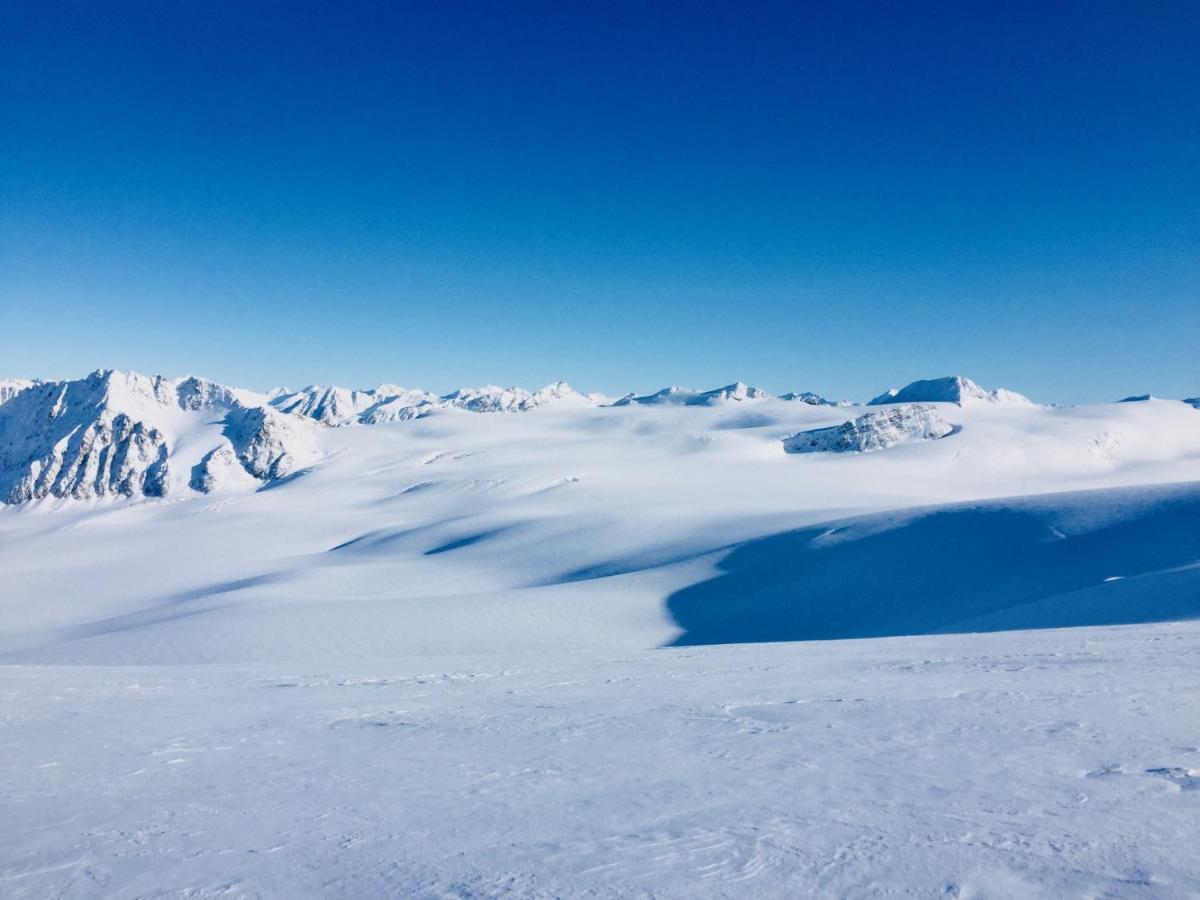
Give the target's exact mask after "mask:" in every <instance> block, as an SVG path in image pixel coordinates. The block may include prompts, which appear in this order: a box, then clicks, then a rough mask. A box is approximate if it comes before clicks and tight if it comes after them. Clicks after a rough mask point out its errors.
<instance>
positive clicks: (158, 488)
mask: <svg viewBox="0 0 1200 900" xmlns="http://www.w3.org/2000/svg"><path fill="white" fill-rule="evenodd" d="M1137 399H1138V400H1140V401H1142V402H1127V403H1124V404H1112V405H1110V408H1111V409H1112V410H1114V413H1113V415H1116V413H1115V410H1116V408H1117V407H1118V406H1123V408H1124V410H1125V413H1122V414H1121V415H1120V416H1119V417H1118V418H1119V419H1120V420H1121V421H1120V422H1118V423H1116V424H1113V425H1112V426H1111V427H1102V426H1098V425H1096V424H1094V423H1096V421H1097V419H1096V416H1095V415H1093V414H1091V413H1080V414H1079V416H1077V417H1076V418H1077V420H1078V421H1077V424H1076V425H1075V426H1072V427H1073V428H1075V429H1077V430H1080V431H1082V433H1081V434H1080V435H1079V437H1078V438H1074V437H1072V438H1070V440H1071V441H1073V442H1074V441H1077V442H1078V443H1076V444H1073V445H1074V446H1079V447H1081V450H1082V452H1083V453H1084V454H1086V456H1087V457H1089V458H1092V459H1098V460H1100V461H1101V463H1102V464H1107V461H1115V460H1117V459H1118V458H1121V457H1123V456H1125V457H1128V455H1129V453H1130V449H1129V448H1130V447H1131V446H1132V445H1133V444H1137V443H1140V444H1142V445H1143V446H1147V442H1149V443H1151V444H1152V443H1153V442H1154V441H1157V440H1160V439H1166V440H1169V441H1173V440H1176V439H1182V440H1184V441H1185V442H1190V441H1191V440H1192V432H1193V427H1192V424H1193V423H1192V420H1191V417H1190V412H1189V413H1188V414H1187V415H1185V416H1184V419H1185V421H1181V422H1179V423H1178V426H1177V425H1174V424H1171V425H1167V426H1165V427H1168V428H1169V429H1170V433H1169V434H1168V433H1163V434H1162V435H1158V434H1157V431H1156V429H1158V428H1159V427H1160V426H1159V425H1157V424H1155V423H1156V422H1158V421H1159V412H1162V413H1164V414H1166V419H1171V420H1172V421H1174V420H1173V419H1172V416H1174V415H1176V414H1175V413H1168V410H1169V409H1171V408H1172V407H1174V408H1176V409H1178V408H1179V406H1180V405H1182V404H1178V401H1163V400H1157V399H1150V398H1142V397H1139V398H1137ZM1184 403H1187V404H1188V405H1190V406H1191V407H1192V408H1200V400H1197V399H1195V398H1193V399H1191V400H1187V401H1184ZM548 408H554V409H556V410H558V412H557V413H556V414H555V416H554V417H553V421H554V422H557V423H558V427H568V428H572V427H573V428H575V429H578V431H579V433H580V434H583V433H586V432H587V431H588V430H590V429H593V428H594V427H595V426H594V425H592V424H589V422H590V419H591V417H594V416H600V415H603V416H605V417H606V418H605V421H606V423H607V424H606V426H605V427H613V428H617V429H618V430H619V429H621V428H622V427H623V425H624V424H628V423H633V422H635V421H636V422H637V423H639V424H637V425H636V427H637V428H640V429H643V430H644V431H645V433H646V434H665V433H667V432H669V431H671V429H673V428H679V424H678V423H681V422H682V421H683V420H684V419H686V420H687V421H688V422H690V423H691V424H689V425H688V426H687V427H686V428H683V429H682V430H683V431H684V432H686V434H680V435H679V436H678V437H677V438H676V439H675V440H677V441H678V442H680V443H678V444H677V446H681V447H686V448H688V452H696V451H699V450H702V449H704V448H709V449H712V448H713V447H715V446H716V445H717V443H718V442H719V441H722V440H725V441H729V440H732V439H733V436H732V435H727V436H726V437H724V438H723V437H722V436H721V435H722V434H724V433H726V432H729V431H731V430H732V431H733V432H736V433H741V434H750V433H754V434H755V435H758V436H761V437H764V438H769V439H770V441H771V446H772V448H773V449H772V450H770V451H764V452H772V453H779V452H780V450H781V448H780V444H779V441H780V440H782V450H783V451H785V452H787V453H793V454H811V453H847V452H849V453H851V454H854V453H866V452H874V451H879V450H886V449H888V448H891V447H895V446H898V445H901V444H911V443H921V442H928V441H933V440H937V439H940V438H944V437H948V436H950V435H952V434H955V433H956V432H957V431H959V430H961V429H962V428H963V427H967V428H975V427H976V426H975V425H972V424H966V425H964V424H963V423H964V418H963V417H966V418H967V419H970V418H971V417H972V416H974V415H982V416H985V417H989V418H994V419H995V422H996V423H997V426H998V427H1000V429H1001V432H1002V433H995V437H987V438H985V439H986V440H987V442H988V444H989V449H987V451H986V452H998V451H997V450H995V449H994V446H995V445H994V443H993V442H994V441H995V440H996V439H997V438H998V439H1000V440H1001V441H1002V442H1007V441H1008V437H1005V436H1004V435H1009V436H1019V435H1020V434H1022V433H1023V429H1025V428H1026V427H1027V426H1026V425H1025V424H1022V423H1029V425H1032V424H1033V422H1034V420H1035V419H1034V418H1030V417H1035V418H1036V417H1038V416H1043V417H1044V416H1050V415H1051V414H1052V413H1053V412H1054V408H1051V407H1044V406H1038V405H1036V404H1033V403H1031V402H1030V401H1029V400H1028V399H1027V398H1025V397H1023V396H1021V395H1020V394H1016V393H1013V392H1011V391H1006V390H985V389H984V388H981V387H980V386H979V385H977V384H976V383H975V382H973V381H971V380H970V379H966V378H962V377H959V376H954V377H949V378H940V379H932V380H925V381H916V382H913V383H912V384H909V385H908V386H906V387H905V388H902V389H899V390H893V391H889V392H887V393H886V394H883V395H880V396H879V397H876V398H875V399H873V400H872V401H870V403H869V404H867V405H866V406H865V407H863V406H853V405H851V404H847V403H844V402H839V401H832V400H828V399H825V398H824V397H821V396H819V395H817V394H814V393H811V392H790V393H786V394H783V395H780V396H774V395H772V394H770V393H768V392H766V391H764V390H762V389H761V388H757V387H753V386H751V385H748V384H745V383H743V382H734V383H731V384H728V385H725V386H723V387H719V388H715V389H712V390H707V391H699V390H693V389H690V388H680V387H670V388H664V389H662V390H660V391H658V392H656V393H653V394H643V395H635V394H627V395H625V396H624V397H621V398H620V399H618V400H615V401H611V400H609V398H607V397H604V396H602V395H599V394H583V393H580V392H579V391H576V390H575V389H574V388H572V387H571V386H570V385H569V384H567V383H566V382H563V381H559V382H555V383H553V384H550V385H547V386H546V387H543V388H541V389H540V390H537V391H532V392H531V391H527V390H524V389H522V388H519V387H509V388H502V387H498V386H496V385H485V386H483V387H479V388H461V389H459V390H456V391H452V392H450V393H448V394H443V395H440V396H439V395H435V394H432V393H430V392H428V391H424V390H420V389H415V388H405V387H400V386H397V385H390V384H383V385H379V386H377V387H375V388H371V389H368V390H350V389H346V388H340V387H334V386H310V387H307V388H303V389H301V390H298V391H293V390H290V389H278V390H274V391H271V392H269V393H267V394H261V393H256V392H254V391H249V390H244V389H240V388H235V387H230V386H228V385H223V384H220V383H218V382H215V381H211V380H209V379H205V378H199V377H196V376H186V377H184V378H178V379H169V378H165V377H163V376H161V375H156V376H147V375H142V374H139V373H136V372H129V373H124V372H119V371H115V370H97V371H96V372H93V373H92V374H90V375H88V376H87V377H86V378H82V379H76V380H64V381H38V380H31V379H8V380H5V381H0V503H3V504H18V503H25V502H28V501H31V500H38V499H42V498H46V497H53V498H73V499H89V498H97V497H105V496H117V497H163V496H174V495H179V494H181V493H182V494H185V495H186V492H188V491H191V492H199V493H211V492H214V491H222V490H234V489H237V490H246V489H254V488H257V487H262V486H264V485H265V484H268V483H271V482H275V481H278V480H280V479H283V478H289V477H292V476H294V475H296V474H298V473H300V472H302V471H305V470H307V469H309V468H311V467H312V466H313V465H314V464H316V463H317V462H318V461H320V460H322V459H324V458H326V457H327V455H328V453H329V452H330V451H331V450H336V448H337V445H338V444H339V443H344V442H341V441H339V440H334V439H333V438H332V436H330V435H328V434H327V433H328V431H329V429H330V428H340V427H342V426H351V425H353V426H371V425H380V424H385V423H403V422H406V421H410V420H419V419H425V418H426V417H429V416H434V415H443V414H444V415H458V414H464V413H492V414H516V413H529V412H533V411H536V410H542V409H548ZM735 409H736V410H738V412H737V413H736V414H730V413H731V412H732V411H733V410H735ZM851 409H856V410H861V411H862V412H858V413H854V412H850V411H849V410H851ZM601 410H606V412H601ZM843 410H845V412H843ZM1139 410H1140V411H1139ZM685 411H686V412H685ZM990 411H994V412H995V416H994V417H993V415H992V412H990ZM1155 411H1158V412H1155ZM1059 412H1060V413H1061V414H1062V416H1072V415H1074V414H1073V413H1071V412H1070V410H1069V409H1065V410H1059ZM1129 416H1132V417H1133V419H1130V418H1129ZM681 417H682V418H681ZM1108 417H1109V413H1107V412H1106V413H1103V414H1101V415H1100V418H1108ZM1060 420H1061V416H1060ZM1039 421H1040V420H1039ZM1163 421H1166V420H1165V419H1164V420H1163ZM1006 423H1007V424H1006ZM439 424H440V425H441V426H445V425H447V424H448V420H443V421H442V422H441V423H439ZM464 424H465V423H464ZM777 425H778V426H780V427H779V430H778V431H775V432H774V434H773V435H772V434H768V430H769V429H773V428H775V427H776V426H777ZM414 427H415V426H414ZM1130 429H1133V431H1131V430H1130ZM501 431H503V432H504V433H508V429H507V427H504V428H502V429H501ZM698 431H700V432H703V433H697V432H698ZM521 434H522V436H521V437H520V438H519V440H521V441H537V440H540V439H542V438H541V437H540V436H539V435H541V432H540V431H539V428H538V426H535V425H534V424H533V423H532V420H531V424H530V427H529V428H528V429H526V428H524V427H522V430H521ZM1021 440H1024V439H1023V438H1022V439H1021ZM958 443H959V442H958V441H955V445H958ZM968 452H969V450H968ZM1004 452H1005V453H1021V452H1023V451H1020V450H1007V451H1004Z"/></svg>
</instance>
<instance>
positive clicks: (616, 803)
mask: <svg viewBox="0 0 1200 900" xmlns="http://www.w3.org/2000/svg"><path fill="white" fill-rule="evenodd" d="M2 690H3V704H2V706H0V709H2V713H0V715H2V722H3V726H4V734H5V740H4V753H3V768H2V770H0V791H2V796H3V807H4V810H5V813H4V816H3V825H2V827H0V837H2V843H0V858H2V859H3V864H2V865H0V893H3V894H4V895H5V896H6V897H50V896H66V897H95V896H114V897H140V896H153V897H158V896H171V897H174V896H188V897H208V896H234V897H238V896H270V897H306V896H327V897H362V896H392V897H401V896H405V897H407V896H413V897H445V896H453V897H458V896H469V897H480V896H482V897H488V896H520V897H563V896H566V897H571V896H618V895H620V896H671V897H683V896H689V897H695V896H701V897H704V896H714V897H715V896H730V897H733V896H737V897H746V896H775V897H788V896H803V895H805V894H810V893H815V894H820V895H825V896H863V895H875V894H883V895H903V896H916V897H943V896H960V897H1039V896H1046V897H1057V896H1111V897H1164V896H1167V897H1169V896H1178V897H1185V896H1195V895H1196V892H1197V891H1200V874H1198V871H1197V869H1198V866H1197V860H1196V854H1195V834H1196V826H1197V824H1198V823H1200V813H1198V810H1200V806H1198V804H1200V790H1196V788H1197V787H1200V749H1198V746H1197V745H1198V742H1200V734H1198V728H1197V723H1198V722H1200V628H1198V627H1197V626H1196V625H1194V624H1191V623H1187V624H1163V625H1148V626H1131V627H1124V628H1107V629H1100V628H1089V629H1069V630H1059V631H1039V632H1011V633H1003V634H992V635H956V636H952V637H921V638H895V639H886V640H874V641H844V642H829V643H797V644H761V645H753V646H749V645H730V646H724V647H705V648H688V649H671V650H659V651H641V652H634V653H628V654H611V653H606V654H594V653H579V654H558V655H545V654H541V655H537V656H526V655H511V654H502V653H501V654H492V655H489V656H487V657H483V658H480V657H450V658H445V657H437V658H424V659H421V660H420V661H419V663H415V664H414V663H411V662H404V661H389V662H376V663H373V664H370V665H367V664H357V665H355V664H349V663H347V664H346V665H343V666H338V667H333V668H330V667H316V666H312V667H307V666H280V665H265V666H264V665H256V666H179V667H175V666H153V667H99V668H93V667H42V666H12V667H8V668H6V669H4V670H3V675H2Z"/></svg>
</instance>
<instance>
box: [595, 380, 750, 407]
mask: <svg viewBox="0 0 1200 900" xmlns="http://www.w3.org/2000/svg"><path fill="white" fill-rule="evenodd" d="M770 397H771V395H770V394H768V393H767V392H766V391H764V390H762V389H761V388H756V387H752V386H750V385H748V384H744V383H743V382H741V381H735V382H734V383H733V384H727V385H725V386H724V387H719V388H714V389H713V390H711V391H698V390H695V389H693V388H683V387H667V388H663V389H662V390H661V391H658V392H657V393H654V394H646V395H645V396H642V397H639V396H637V395H636V394H626V395H625V396H624V397H622V398H621V399H620V400H618V401H617V402H616V403H614V404H613V406H663V405H672V406H716V405H718V404H721V403H726V402H730V401H732V402H734V403H740V402H742V401H744V400H767V399H769V398H770Z"/></svg>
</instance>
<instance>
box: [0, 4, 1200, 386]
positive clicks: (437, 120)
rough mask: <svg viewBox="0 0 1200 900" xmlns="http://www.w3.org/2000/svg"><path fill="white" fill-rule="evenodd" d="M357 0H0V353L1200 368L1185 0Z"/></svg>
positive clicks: (188, 362) (126, 358) (251, 370)
mask: <svg viewBox="0 0 1200 900" xmlns="http://www.w3.org/2000/svg"><path fill="white" fill-rule="evenodd" d="M333 6H334V5H333V4H305V3H286V4H285V3H269V2H261V3H254V4H241V3H238V4H228V5H222V4H220V3H217V2H204V3H191V4H182V3H181V4H174V3H146V4H120V3H112V4H107V3H106V4H87V3H79V4H65V3H46V4H35V3H23V2H22V3H18V2H12V0H0V10H2V11H3V19H4V22H5V26H4V27H3V28H0V315H2V323H0V375H11V376H18V375H19V376H43V377H62V376H77V375H80V374H83V373H85V372H87V371H88V370H90V369H94V368H97V367H101V366H103V367H117V368H126V369H130V368H131V369H137V370H140V371H146V372H161V373H164V374H169V375H182V374H185V373H196V374H204V375H208V376H210V377H213V378H216V379H218V380H221V381H225V382H229V383H234V384H239V385H244V386H247V387H252V388H258V389H265V388H268V387H271V386H273V385H275V384H290V385H292V386H299V385H301V384H307V383H312V382H319V383H336V384H343V385H347V386H354V387H366V386H370V385H372V384H375V383H378V382H380V381H389V382H399V383H403V384H409V385H413V386H420V387H424V388H427V389H430V390H438V391H444V390H449V389H451V388H454V387H457V386H459V385H464V384H479V383H484V382H496V383H503V384H509V383H516V384H522V385H525V386H527V387H531V388H532V387H537V386H540V385H541V384H544V383H546V382H548V381H552V380H556V379H558V378H565V379H567V380H569V381H571V382H572V384H574V385H575V386H576V387H577V388H579V389H582V390H603V391H607V392H610V393H622V392H624V391H626V390H636V391H647V390H652V389H656V388H658V387H661V386H663V385H666V384H684V385H690V386H695V387H700V388H707V387H712V386H715V385H717V384H722V383H726V382H729V381H732V380H734V379H741V380H744V381H749V382H751V383H754V384H758V385H760V386H762V387H765V388H767V389H770V390H774V391H779V392H782V391H786V390H815V391H818V392H821V393H824V394H826V395H831V396H836V397H845V398H849V399H865V398H867V397H870V396H872V395H874V394H876V393H878V392H879V391H881V390H882V389H884V388H886V387H887V386H889V385H893V384H903V383H905V382H907V381H910V380H912V379H915V378H920V377H932V376H937V375H943V374H950V373H961V374H964V375H968V376H970V377H973V378H974V379H975V380H977V381H979V382H981V383H982V384H984V385H986V386H988V387H998V386H1004V387H1008V388H1011V389H1014V390H1019V391H1021V392H1023V393H1027V394H1029V395H1030V396H1032V397H1034V398H1035V399H1038V400H1044V401H1053V402H1060V403H1070V402H1083V401H1095V400H1108V399H1116V398H1117V397H1120V396H1124V395H1126V394H1132V393H1143V392H1147V391H1149V392H1152V393H1155V394H1157V395H1161V396H1177V397H1178V396H1195V395H1197V394H1200V353H1198V345H1200V54H1198V53H1197V52H1196V47H1197V46H1200V4H1196V3H1180V4H1174V5H1172V4H1158V3H1146V4H1128V3H1125V4H1115V3H1114V4H1109V3H1103V2H1101V3H1089V4H1078V5H1076V4H1070V3H1066V4H1045V3H1038V4H1028V5H1026V4H1020V3H1013V4H986V5H985V4H975V3H947V4H882V3H873V4H853V3H847V4H819V5H818V4H812V5H808V4H803V3H795V2H792V3H767V2H762V3H749V4H732V3H731V4H703V3H698V4H661V5H658V7H657V9H655V10H647V9H645V8H643V7H645V6H646V4H628V5H624V4H611V5H603V6H601V5H595V6H592V5H586V4H569V3H553V4H551V3H547V4H483V3H479V4H476V3H454V2H438V3H423V4H415V3H414V4H403V3H378V4H375V3H346V4H339V5H338V8H337V9H334V8H333ZM246 7H253V9H247V8H246ZM501 7H503V8H501ZM1050 7H1053V8H1050Z"/></svg>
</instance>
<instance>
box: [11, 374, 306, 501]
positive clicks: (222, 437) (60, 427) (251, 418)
mask: <svg viewBox="0 0 1200 900" xmlns="http://www.w3.org/2000/svg"><path fill="white" fill-rule="evenodd" d="M264 399H265V398H260V397H258V395H255V394H252V393H251V392H249V391H240V390H237V389H235V388H229V387H225V386H224V385H219V384H217V383H215V382H212V381H207V380H205V379H201V378H195V377H188V378H183V379H179V380H170V379H166V378H163V377H162V376H153V377H150V376H146V375H140V374H138V373H136V372H130V373H123V372H116V371H112V370H99V371H96V372H93V373H92V374H91V375H89V376H87V377H86V378H82V379H78V380H74V381H52V382H42V383H30V384H28V385H27V386H26V387H24V388H23V389H21V390H19V391H16V392H15V393H13V394H12V396H11V397H10V398H9V400H8V401H7V402H5V403H4V404H3V405H0V501H3V502H5V503H22V502H25V501H28V500H34V499H38V498H41V497H72V498H77V499H84V498H91V497H102V496H108V495H117V496H126V497H138V496H145V497H161V496H163V495H165V494H167V493H168V492H169V491H170V490H171V486H172V484H173V483H174V481H179V482H180V483H184V484H187V485H190V486H192V487H193V488H195V489H197V490H210V489H212V488H213V487H214V486H215V485H216V484H217V482H218V481H221V480H227V479H219V478H218V477H217V475H216V472H217V469H218V468H219V464H220V462H221V461H222V460H224V459H225V458H226V457H227V456H228V455H232V458H233V459H234V460H235V461H237V463H238V464H239V465H240V466H241V467H242V468H243V470H244V471H245V473H247V474H248V475H250V476H252V477H253V478H255V479H259V480H269V479H271V478H278V477H281V476H282V475H284V474H287V472H289V471H291V470H293V469H294V467H295V465H296V460H297V459H303V460H304V461H310V460H311V459H312V458H314V456H315V451H313V450H312V449H311V447H310V446H309V445H308V443H307V442H306V441H305V440H304V439H303V438H302V436H301V435H300V434H299V430H298V428H297V426H296V425H294V424H292V423H302V422H303V420H300V419H297V418H294V417H290V416H285V415H283V414H281V413H277V412H276V411H274V410H272V409H269V408H268V407H266V406H265V405H262V404H261V403H259V402H258V401H260V400H264ZM204 442H212V443H214V444H215V445H216V446H215V447H213V448H212V449H211V450H210V451H208V452H207V453H206V454H204V461H203V462H202V464H201V465H200V466H198V467H191V466H188V467H187V468H190V469H191V472H190V476H191V477H190V478H185V476H186V475H188V474H189V473H187V472H184V471H180V472H176V471H174V468H175V465H176V462H177V459H176V452H177V450H178V448H179V446H180V445H181V444H185V445H187V447H188V448H189V451H190V450H191V448H194V447H196V446H200V447H203V444H204ZM226 450H227V452H225V451H226ZM205 464H207V468H205V467H204V466H205ZM176 475H177V476H178V478H177V479H173V476H176Z"/></svg>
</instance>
